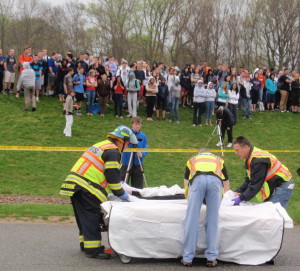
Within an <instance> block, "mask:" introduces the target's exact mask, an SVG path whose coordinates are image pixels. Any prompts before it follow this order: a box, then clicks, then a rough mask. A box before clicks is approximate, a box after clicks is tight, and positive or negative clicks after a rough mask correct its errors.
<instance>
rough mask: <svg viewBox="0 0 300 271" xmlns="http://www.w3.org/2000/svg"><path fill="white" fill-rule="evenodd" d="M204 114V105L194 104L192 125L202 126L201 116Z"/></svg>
mask: <svg viewBox="0 0 300 271" xmlns="http://www.w3.org/2000/svg"><path fill="white" fill-rule="evenodd" d="M204 112H205V103H194V117H193V124H195V125H198V124H202V121H201V116H202V114H203V113H204Z"/></svg>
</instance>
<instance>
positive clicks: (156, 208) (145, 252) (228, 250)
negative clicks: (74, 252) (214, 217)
mask: <svg viewBox="0 0 300 271" xmlns="http://www.w3.org/2000/svg"><path fill="white" fill-rule="evenodd" d="M101 207H102V209H103V210H104V211H105V212H106V213H107V216H108V217H109V232H108V235H109V243H110V245H111V247H112V248H113V249H114V250H115V251H116V252H117V253H119V254H123V255H126V256H129V257H133V258H159V259H162V258H177V257H180V256H181V255H182V244H183V221H184V217H185V212H186V207H187V201H186V200H177V201H143V202H105V203H103V204H102V205H101ZM205 212H206V207H205V206H203V207H202V209H201V216H200V221H199V225H200V227H199V231H200V233H199V240H198V245H197V255H198V256H201V255H202V254H203V252H204V249H205V247H206V244H205V230H204V222H205ZM284 220H286V221H287V223H286V225H287V226H288V227H292V220H291V219H290V217H289V216H288V214H287V213H286V211H285V209H283V208H282V207H281V206H280V205H279V206H278V204H272V203H262V204H257V205H254V206H221V208H220V223H219V234H218V235H219V238H218V239H219V241H218V244H219V245H218V247H219V257H218V259H219V260H223V261H228V262H235V263H238V264H248V265H257V264H263V263H265V262H267V261H269V260H271V259H272V258H273V257H275V256H276V254H277V253H278V251H279V249H280V247H281V242H282V238H283V230H284Z"/></svg>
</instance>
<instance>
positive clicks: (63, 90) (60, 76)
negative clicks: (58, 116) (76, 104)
mask: <svg viewBox="0 0 300 271" xmlns="http://www.w3.org/2000/svg"><path fill="white" fill-rule="evenodd" d="M71 69H72V68H71ZM68 73H69V68H68V61H67V60H66V59H64V60H63V61H62V63H61V65H60V66H59V67H58V70H57V83H58V96H59V100H60V101H65V97H66V95H67V93H68V92H67V91H68V88H67V87H65V76H66V75H67V74H68ZM73 74H74V73H73ZM73 74H72V75H73ZM72 75H71V78H70V77H68V81H70V80H72V81H73V79H72ZM69 83H72V88H70V89H73V82H69ZM70 89H69V90H70Z"/></svg>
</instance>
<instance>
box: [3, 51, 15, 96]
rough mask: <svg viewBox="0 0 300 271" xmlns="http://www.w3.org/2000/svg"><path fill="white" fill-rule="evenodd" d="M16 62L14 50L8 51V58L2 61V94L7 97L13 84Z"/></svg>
mask: <svg viewBox="0 0 300 271" xmlns="http://www.w3.org/2000/svg"><path fill="white" fill-rule="evenodd" d="M16 67H17V60H16V58H15V50H14V49H10V50H9V52H8V56H7V57H6V59H5V61H4V70H5V80H4V94H6V95H9V94H10V89H11V85H12V84H14V82H15V75H16Z"/></svg>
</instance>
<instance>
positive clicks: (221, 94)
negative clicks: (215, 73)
mask: <svg viewBox="0 0 300 271" xmlns="http://www.w3.org/2000/svg"><path fill="white" fill-rule="evenodd" d="M217 97H218V98H217V105H218V107H220V106H226V105H227V100H228V98H229V90H228V83H227V82H226V81H223V82H222V85H221V86H220V87H219V90H218V95H217Z"/></svg>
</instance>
